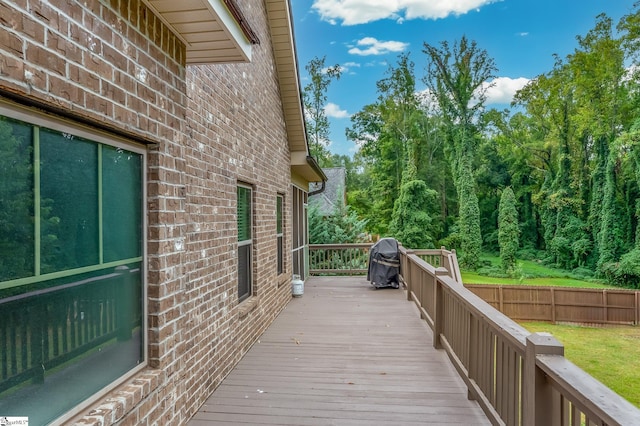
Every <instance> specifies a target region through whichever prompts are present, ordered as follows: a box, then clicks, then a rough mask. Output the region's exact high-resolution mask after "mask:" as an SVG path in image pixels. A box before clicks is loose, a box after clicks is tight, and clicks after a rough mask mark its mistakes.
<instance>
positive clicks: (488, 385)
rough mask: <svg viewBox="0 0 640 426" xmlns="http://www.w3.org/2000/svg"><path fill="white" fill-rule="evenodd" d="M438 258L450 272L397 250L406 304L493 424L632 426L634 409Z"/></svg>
mask: <svg viewBox="0 0 640 426" xmlns="http://www.w3.org/2000/svg"><path fill="white" fill-rule="evenodd" d="M440 251H441V257H440V261H441V262H442V263H440V265H444V264H445V262H447V261H448V262H455V265H453V264H452V263H449V265H448V266H449V268H450V269H447V268H446V267H444V266H439V267H435V266H433V265H431V264H429V263H427V262H426V261H425V260H424V259H423V258H424V257H425V256H433V257H434V258H437V254H436V253H432V252H429V253H428V254H425V253H424V252H422V251H420V252H417V254H416V252H413V251H411V250H406V249H404V248H401V249H400V252H401V256H400V258H401V274H402V279H403V282H404V284H405V286H406V288H407V298H408V300H412V301H413V302H415V304H416V305H417V307H418V310H419V312H420V315H421V317H422V318H423V319H424V320H425V321H426V322H427V323H428V324H429V326H430V327H431V329H432V330H433V345H434V346H435V347H436V348H441V349H444V350H445V351H446V352H447V354H448V355H449V358H450V359H451V361H452V363H453V365H454V366H455V368H456V369H457V370H458V373H459V374H460V376H461V377H462V378H463V380H464V381H465V382H466V384H467V387H468V391H469V397H470V398H473V399H476V400H477V401H478V403H479V404H480V406H481V407H482V408H483V410H484V411H485V413H486V415H487V416H488V417H489V419H490V420H491V422H492V423H493V424H505V425H523V426H529V425H536V426H538V425H540V426H542V425H563V426H564V425H566V426H574V425H640V410H638V409H637V408H636V407H635V406H633V405H632V404H631V403H629V402H628V401H626V400H625V399H624V398H622V397H620V396H619V395H617V394H616V393H615V392H613V391H612V390H610V389H609V388H607V387H606V386H604V385H603V384H602V383H600V382H598V381H597V380H595V379H594V378H593V377H592V376H590V375H589V374H587V373H586V372H584V371H583V370H581V369H580V368H578V367H577V366H575V365H574V364H573V363H571V362H570V361H568V360H567V359H566V358H564V348H563V346H562V345H561V344H560V343H559V342H558V341H557V340H556V339H555V338H553V336H551V335H548V334H545V333H533V334H531V333H529V332H527V330H525V329H524V328H523V327H521V326H520V325H518V324H517V323H516V322H514V321H513V320H511V319H510V318H509V317H507V316H506V315H504V314H502V313H500V312H498V311H497V310H496V309H494V308H493V307H492V306H490V305H489V304H488V303H486V302H485V301H484V300H482V299H481V298H480V297H478V296H476V295H475V294H473V293H472V292H471V291H470V290H468V289H466V288H464V286H462V284H461V281H460V280H458V279H457V277H459V272H457V261H456V259H455V253H454V252H448V251H446V250H444V249H443V250H440ZM445 259H446V260H445ZM450 270H451V272H450Z"/></svg>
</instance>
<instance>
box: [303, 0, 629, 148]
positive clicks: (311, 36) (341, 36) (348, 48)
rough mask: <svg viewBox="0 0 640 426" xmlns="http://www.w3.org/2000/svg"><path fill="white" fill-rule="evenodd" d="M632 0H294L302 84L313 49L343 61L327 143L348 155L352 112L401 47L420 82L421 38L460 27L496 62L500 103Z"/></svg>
mask: <svg viewBox="0 0 640 426" xmlns="http://www.w3.org/2000/svg"><path fill="white" fill-rule="evenodd" d="M634 1H635V0H501V1H492V0H291V7H292V10H293V17H294V31H295V40H296V47H297V54H298V64H299V68H300V79H301V84H302V86H303V87H304V86H305V85H307V84H308V81H309V79H308V75H307V72H306V70H305V66H306V65H307V63H309V61H310V60H311V59H313V58H314V57H323V56H326V62H325V64H326V65H327V66H333V65H336V64H338V65H340V66H341V68H342V76H341V78H340V80H338V81H334V82H333V83H332V84H331V87H330V88H329V91H328V92H327V96H328V103H327V105H326V106H325V112H326V113H327V116H328V117H329V120H330V123H331V134H330V138H331V141H332V142H331V145H330V146H329V149H330V150H331V151H332V152H334V153H338V154H348V155H351V154H353V152H355V150H356V146H355V144H353V142H351V141H348V140H347V139H346V137H345V128H347V127H350V125H351V121H350V119H349V117H350V115H351V114H354V113H356V112H358V111H360V110H361V109H362V107H363V106H364V105H367V104H370V103H373V102H375V100H376V98H377V93H376V82H377V81H378V80H380V79H382V78H384V76H385V71H386V70H387V69H388V67H389V65H395V63H396V61H397V57H398V55H399V54H400V53H401V52H411V56H410V58H411V59H412V60H413V62H414V63H415V72H416V77H417V86H418V87H417V90H422V89H424V84H423V83H422V81H421V78H422V76H423V75H424V69H425V65H426V56H425V54H424V53H423V52H422V46H423V43H424V42H427V43H429V44H435V45H438V44H439V43H440V42H441V41H443V40H447V41H449V42H450V43H453V42H454V41H457V40H459V39H460V37H461V36H462V35H466V36H467V38H469V39H471V40H475V41H476V42H477V43H478V46H479V47H480V48H482V49H485V50H486V51H487V52H488V54H489V56H491V57H492V58H494V60H495V63H496V66H497V67H498V72H497V75H498V79H497V81H496V82H495V83H496V84H495V87H494V88H493V89H492V92H490V93H489V99H488V102H487V104H488V107H496V108H500V109H501V108H504V107H506V106H507V105H508V103H509V102H510V101H511V98H512V96H513V93H515V91H516V90H518V89H519V88H520V87H522V86H523V85H524V84H526V82H527V81H528V80H529V79H531V78H534V77H536V76H537V75H540V74H543V73H545V72H547V71H550V70H551V68H552V67H553V63H554V59H553V55H554V54H558V55H559V56H560V57H562V58H565V57H566V55H567V54H569V53H572V52H573V51H574V49H575V48H576V47H577V41H576V36H577V35H585V34H586V33H587V31H589V30H590V29H591V28H593V26H594V24H595V18H596V16H597V15H598V14H600V13H606V14H607V15H608V16H610V17H611V18H613V20H614V24H617V22H618V20H619V19H620V17H622V16H623V15H625V14H627V13H629V12H630V11H631V8H632V6H633V3H634Z"/></svg>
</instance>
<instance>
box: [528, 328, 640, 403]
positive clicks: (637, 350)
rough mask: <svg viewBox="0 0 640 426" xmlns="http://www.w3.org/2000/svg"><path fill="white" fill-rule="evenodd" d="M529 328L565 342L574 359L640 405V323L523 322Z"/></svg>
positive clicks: (581, 366) (574, 361) (567, 350)
mask: <svg viewBox="0 0 640 426" xmlns="http://www.w3.org/2000/svg"><path fill="white" fill-rule="evenodd" d="M522 326H523V327H525V328H526V329H527V330H529V331H530V332H536V331H547V332H549V333H551V334H553V335H554V336H555V338H556V339H558V340H559V341H560V342H561V343H562V344H563V345H564V346H565V356H566V357H567V359H569V360H570V361H571V362H573V363H574V364H576V365H577V366H578V367H580V368H582V369H583V370H584V371H586V372H587V373H589V374H591V375H592V376H593V377H595V378H596V379H598V380H599V381H600V382H602V383H604V384H605V385H606V386H608V387H609V388H611V389H612V390H613V391H615V392H616V393H617V394H618V395H620V396H622V397H623V398H625V399H626V400H628V401H629V402H631V403H632V404H634V405H635V406H637V407H639V408H640V369H638V359H640V327H615V328H593V327H582V326H569V325H553V324H548V323H540V322H525V323H522Z"/></svg>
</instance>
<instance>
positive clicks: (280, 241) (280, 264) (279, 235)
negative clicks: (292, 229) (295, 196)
mask: <svg viewBox="0 0 640 426" xmlns="http://www.w3.org/2000/svg"><path fill="white" fill-rule="evenodd" d="M283 206H284V197H283V196H282V195H278V196H277V198H276V239H277V245H278V258H277V268H278V275H280V274H282V273H283V272H284V234H283V228H284V227H283V226H282V225H283V223H282V222H283V221H282V208H283Z"/></svg>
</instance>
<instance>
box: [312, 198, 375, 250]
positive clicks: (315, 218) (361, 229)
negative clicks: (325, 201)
mask: <svg viewBox="0 0 640 426" xmlns="http://www.w3.org/2000/svg"><path fill="white" fill-rule="evenodd" d="M366 224H367V221H366V220H362V219H359V218H358V215H357V214H356V212H354V211H353V210H351V208H349V206H346V205H343V204H339V205H337V206H336V208H335V210H334V212H333V213H332V214H330V215H328V216H323V215H322V214H321V213H320V211H319V210H318V207H317V206H315V205H313V204H311V205H310V206H309V242H310V243H311V244H345V243H358V242H364V241H365V240H366V238H365V227H366Z"/></svg>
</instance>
